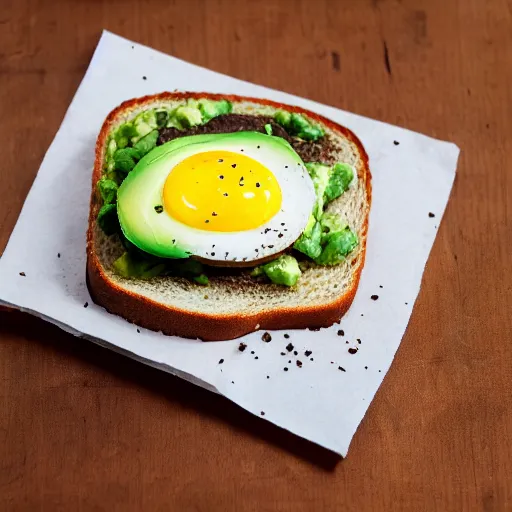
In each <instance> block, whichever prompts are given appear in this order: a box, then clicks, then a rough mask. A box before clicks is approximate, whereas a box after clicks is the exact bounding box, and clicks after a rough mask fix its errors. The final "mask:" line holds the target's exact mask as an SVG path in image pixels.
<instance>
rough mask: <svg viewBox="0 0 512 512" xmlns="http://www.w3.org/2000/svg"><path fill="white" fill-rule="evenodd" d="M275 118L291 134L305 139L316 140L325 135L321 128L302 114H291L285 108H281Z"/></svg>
mask: <svg viewBox="0 0 512 512" xmlns="http://www.w3.org/2000/svg"><path fill="white" fill-rule="evenodd" d="M274 119H275V121H276V123H279V124H280V125H281V126H282V127H283V128H284V129H285V130H286V131H287V132H288V133H289V134H290V135H295V136H297V137H300V138H301V139H304V140H312V141H315V140H317V139H319V138H320V137H323V136H324V135H325V132H324V131H323V130H322V129H321V128H319V127H318V126H315V125H313V124H312V123H310V122H309V121H308V120H307V119H306V118H305V117H304V116H303V115H302V114H296V113H293V114H291V113H290V112H286V111H285V110H280V111H279V112H277V113H276V114H275V116H274Z"/></svg>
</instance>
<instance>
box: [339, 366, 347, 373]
mask: <svg viewBox="0 0 512 512" xmlns="http://www.w3.org/2000/svg"><path fill="white" fill-rule="evenodd" d="M338 370H339V371H340V372H346V371H347V370H345V368H343V366H338Z"/></svg>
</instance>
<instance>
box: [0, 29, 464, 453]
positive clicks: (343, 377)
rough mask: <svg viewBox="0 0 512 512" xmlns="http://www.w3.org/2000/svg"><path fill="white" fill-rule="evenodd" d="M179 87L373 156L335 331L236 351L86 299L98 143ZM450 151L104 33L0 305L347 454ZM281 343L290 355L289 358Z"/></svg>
mask: <svg viewBox="0 0 512 512" xmlns="http://www.w3.org/2000/svg"><path fill="white" fill-rule="evenodd" d="M143 77H146V79H143ZM174 89H180V90H189V91H204V90H206V91H209V92H220V93H236V94H243V95H248V96H256V97H261V98H268V99H272V100H276V101H280V102H283V103H289V104H292V105H300V106H302V107H305V108H307V109H310V110H313V111H316V112H318V113H320V114H322V115H324V116H327V117H329V118H331V119H333V120H334V121H336V122H338V123H340V124H342V125H345V126H347V127H349V128H350V129H352V130H353V131H354V132H355V133H356V134H357V135H358V136H359V137H360V139H361V140H362V142H363V144H364V146H365V147H366V150H367V152H368V154H369V156H370V167H371V171H372V175H373V203H372V209H371V215H370V229H369V237H368V250H367V258H366V264H365V267H364V270H363V274H362V279H361V282H360V285H359V289H358V291H357V295H356V298H355V301H354V303H353V305H352V307H351V309H350V311H349V312H348V314H347V315H346V316H345V317H344V318H343V319H342V321H341V324H340V325H335V326H333V327H332V328H329V329H322V330H320V331H315V332H313V331H308V330H305V331H287V333H288V334H289V335H290V339H285V338H284V332H277V331H275V332H272V333H271V334H272V341H271V342H270V343H264V342H263V341H262V340H261V335H262V333H261V332H259V333H258V332H256V333H253V334H251V335H248V336H246V337H245V338H243V341H244V342H245V343H247V345H248V347H247V349H246V350H245V351H244V352H243V353H242V352H240V351H239V350H238V346H239V344H240V341H242V340H241V339H239V340H233V341H226V342H218V343H202V342H200V341H194V340H188V339H180V338H177V337H169V336H163V335H162V334H159V333H155V332H151V331H147V330H145V329H140V331H141V332H140V333H138V332H137V326H135V325H132V324H130V323H128V322H126V321H125V320H123V319H121V318H118V317H116V316H113V315H110V314H108V313H107V312H106V311H105V310H103V309H102V308H100V307H98V306H96V305H95V304H94V303H93V302H92V300H91V298H90V296H89V293H88V291H87V287H86V285H85V233H86V228H87V216H88V209H89V193H90V183H91V171H92V166H93V159H94V144H95V139H96V137H97V134H98V132H99V129H100V127H101V124H102V122H103V120H104V118H105V116H106V115H107V114H108V113H109V111H110V110H112V109H113V108H114V107H115V106H117V105H118V104H119V103H121V102H122V101H124V100H126V99H129V98H133V97H137V96H142V95H145V94H152V93H157V92H161V91H165V90H174ZM458 154H459V150H458V148H457V147H456V146H455V145H453V144H451V143H447V142H441V141H438V140H434V139H431V138H429V137H426V136H424V135H420V134H417V133H413V132H411V131H408V130H404V129H401V128H398V127H394V126H390V125H387V124H384V123H381V122H377V121H373V120H370V119H366V118H363V117H360V116H357V115H354V114H349V113H347V112H343V111H341V110H338V109H335V108H332V107H328V106H325V105H321V104H319V103H315V102H313V101H309V100H306V99H304V98H299V97H296V96H292V95H290V94H286V93H283V92H279V91H275V90H272V89H267V88H265V87H261V86H258V85H254V84H251V83H248V82H243V81H241V80H237V79H234V78H231V77H228V76H225V75H222V74H219V73H215V72H213V71H209V70H207V69H204V68H201V67H198V66H195V65H192V64H189V63H187V62H184V61H181V60H179V59H176V58H173V57H170V56H167V55H164V54H162V53H159V52H157V51H154V50H152V49H149V48H147V47H144V46H141V45H138V44H136V43H133V42H131V41H128V40H126V39H122V38H120V37H118V36H115V35H113V34H111V33H108V32H104V33H103V35H102V37H101V40H100V42H99V44H98V47H97V49H96V52H95V54H94V57H93V59H92V61H91V64H90V66H89V69H88V70H87V73H86V75H85V77H84V79H83V81H82V83H81V85H80V87H79V89H78V91H77V93H76V96H75V98H74V99H73V101H72V103H71V105H70V107H69V109H68V111H67V113H66V116H65V118H64V121H63V123H62V125H61V127H60V129H59V132H58V133H57V135H56V137H55V139H54V141H53V143H52V144H51V146H50V148H49V150H48V152H47V154H46V156H45V158H44V160H43V163H42V165H41V167H40V169H39V173H38V174H37V177H36V180H35V182H34V184H33V187H32V189H31V191H30V194H29V196H28V198H27V200H26V202H25V205H24V207H23V210H22V212H21V215H20V218H19V220H18V223H17V224H16V227H15V229H14V231H13V233H12V236H11V238H10V241H9V243H8V246H7V248H6V250H5V252H4V254H3V256H2V258H1V259H0V302H3V303H4V304H7V305H10V306H13V307H15V308H18V309H21V310H23V311H28V312H30V313H32V314H34V315H36V316H39V317H42V318H44V319H46V320H48V321H50V322H53V323H55V324H57V325H58V326H60V327H61V328H63V329H65V330H67V331H69V332H71V333H72V334H74V335H76V336H83V337H86V338H88V339H91V340H92V341H95V342H96V343H100V344H102V345H105V346H106V347H108V348H110V349H112V350H116V351H119V352H122V353H124V354H126V355H128V356H130V357H133V358H135V359H138V360H140V361H142V362H144V363H146V364H150V365H152V366H155V367H157V368H160V369H162V370H165V371H168V372H170V373H173V374H175V375H177V376H179V377H181V378H184V379H186V380H188V381H190V382H193V383H194V384H197V385H200V386H202V387H205V388H207V389H209V390H211V391H215V392H218V393H220V394H222V395H224V396H226V397H227V398H229V399H230V400H232V401H234V402H236V403H237V404H239V405H240V406H241V407H244V408H245V409H247V410H249V411H251V412H252V413H254V414H256V415H258V416H260V415H261V412H262V411H264V413H265V415H264V419H266V420H268V421H271V422H273V423H275V424H276V425H279V426H281V427H283V428H285V429H287V430H289V431H291V432H293V433H295V434H297V435H299V436H302V437H304V438H307V439H309V440H311V441H313V442H315V443H317V444H319V445H321V446H324V447H326V448H328V449H330V450H333V451H335V452H337V453H339V454H341V455H343V456H345V455H346V454H347V450H348V447H349V444H350V441H351V439H352V436H353V435H354V432H355V431H356V429H357V426H358V425H359V423H360V422H361V420H362V418H363V416H364V414H365V412H366V410H367V409H368V406H369V405H370V402H371V400H372V398H373V396H374V394H375V392H376V391H377V389H378V387H379V385H380V383H381V382H382V379H383V378H384V376H385V374H386V372H387V370H388V368H389V366H390V365H391V362H392V361H393V357H394V355H395V352H396V350H397V349H398V346H399V344H400V340H401V338H402V336H403V334H404V331H405V329H406V326H407V323H408V321H409V318H410V315H411V313H412V310H413V305H414V301H415V299H416V296H417V294H418V292H419V288H420V283H421V276H422V273H423V269H424V267H425V263H426V261H427V258H428V255H429V252H430V249H431V247H432V244H433V242H434V239H435V236H436V232H437V228H438V226H439V222H440V221H441V217H442V215H443V212H444V209H445V206H446V203H447V201H448V197H449V194H450V190H451V187H452V183H453V180H454V177H455V169H456V163H457V158H458ZM430 212H432V213H433V214H434V215H435V217H431V216H429V213H430ZM58 254H60V258H59V257H57V255H58ZM20 272H24V273H25V276H21V275H20ZM372 295H378V297H379V298H378V300H372V299H371V296H372ZM86 302H88V307H87V308H85V307H84V304H85V303H86ZM340 329H342V330H343V331H344V335H342V336H340V335H338V331H339V330H340ZM358 339H359V340H361V342H360V343H359V342H358V341H357V340H358ZM347 341H348V343H346V342H347ZM289 342H291V343H292V344H293V346H294V350H296V351H297V352H298V355H294V353H293V351H292V352H288V351H287V350H286V349H285V347H286V345H287V344H288V343H289ZM349 348H357V349H358V350H357V353H355V354H350V353H349V351H348V349H349ZM251 351H254V354H252V353H251ZM305 351H312V353H311V354H310V355H308V356H306V355H305ZM281 352H285V353H286V355H285V356H282V355H281ZM256 356H257V357H258V358H257V359H256ZM221 359H224V362H223V363H222V364H219V361H220V360H221ZM297 360H300V361H301V362H302V363H303V364H302V368H299V367H298V366H297V365H296V361H297ZM289 361H291V363H290V362H289ZM284 367H287V368H288V371H286V372H285V371H284ZM339 367H342V368H343V369H344V370H345V371H342V370H340V369H339ZM366 367H367V369H365V368H366Z"/></svg>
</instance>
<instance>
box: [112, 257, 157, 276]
mask: <svg viewBox="0 0 512 512" xmlns="http://www.w3.org/2000/svg"><path fill="white" fill-rule="evenodd" d="M113 267H114V270H115V272H116V274H119V275H120V276H123V277H133V278H137V279H151V278H152V277H156V276H159V275H162V274H163V273H164V272H165V264H164V263H158V262H156V263H155V262H154V261H151V260H148V259H144V258H139V257H137V256H135V255H133V254H130V253H128V252H125V253H123V255H122V256H120V257H119V258H117V260H115V261H114V263H113Z"/></svg>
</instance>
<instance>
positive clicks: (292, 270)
mask: <svg viewBox="0 0 512 512" xmlns="http://www.w3.org/2000/svg"><path fill="white" fill-rule="evenodd" d="M231 111H232V105H231V103H230V102H229V101H227V100H221V101H210V100H206V99H200V100H188V101H186V102H184V103H182V104H181V105H179V106H178V107H175V108H166V107H157V108H152V109H148V110H146V111H143V112H141V113H139V114H138V115H137V116H136V117H135V118H134V119H132V120H130V121H128V122H126V123H124V124H122V125H120V126H119V127H118V128H117V129H116V130H115V131H114V132H113V133H112V134H111V135H110V137H109V139H108V144H107V148H106V155H105V168H104V174H103V176H102V178H101V179H100V180H99V181H98V183H97V189H98V195H99V197H100V198H101V201H102V207H101V209H100V211H99V214H98V225H99V226H100V228H101V229H102V230H103V231H104V232H105V234H106V235H107V236H110V235H113V234H117V235H119V237H120V239H121V241H122V243H123V245H124V246H125V248H126V252H125V253H124V254H123V255H122V256H121V257H120V258H119V259H118V260H116V261H115V263H114V265H113V270H114V271H115V272H116V273H117V274H119V275H121V276H123V277H127V278H137V279H150V278H153V277H155V276H158V275H173V276H181V277H186V278H188V279H190V280H192V281H194V282H196V283H197V284H198V285H203V286H205V285H208V277H207V275H206V274H208V267H206V266H205V265H202V264H201V263H199V262H198V261H196V260H193V259H190V256H191V255H192V253H193V249H191V247H189V246H187V243H186V241H187V229H193V228H189V227H187V226H184V225H181V230H180V229H178V231H177V232H174V231H173V230H171V231H169V230H168V229H166V228H168V226H163V225H162V224H165V223H162V218H163V217H165V216H166V213H165V212H163V213H162V211H163V210H160V209H161V208H162V206H161V205H162V197H161V190H162V189H161V186H162V183H163V181H162V180H164V181H165V178H166V177H167V175H168V173H169V171H170V170H171V169H172V167H174V166H175V165H176V164H177V163H178V162H179V161H181V160H183V159H184V158H187V157H188V156H190V155H191V154H194V153H198V152H203V151H215V150H217V149H229V147H230V144H231V143H232V144H234V145H236V146H237V147H240V144H253V143H255V142H256V141H257V143H258V144H261V145H262V146H264V147H265V149H266V151H267V152H269V153H271V154H275V155H281V157H282V156H283V155H285V156H284V157H285V158H288V157H289V158H290V159H292V160H293V159H298V160H299V162H301V163H302V160H300V158H299V157H298V155H297V154H296V153H295V151H294V150H293V149H292V148H291V146H290V145H289V144H288V142H287V141H286V140H284V139H282V138H280V137H274V136H272V127H271V125H267V126H265V131H266V135H265V134H261V133H257V132H236V133H226V134H206V135H192V136H183V137H179V138H176V139H174V140H172V141H171V142H167V143H165V144H163V145H161V146H157V141H158V137H159V133H160V131H161V130H162V129H164V128H176V129H178V130H184V129H189V128H193V127H195V126H198V125H202V124H205V123H208V121H210V120H211V119H213V118H214V117H216V116H220V115H225V114H229V113H231ZM274 120H275V122H277V123H278V124H280V125H281V126H282V127H283V128H284V129H285V130H286V131H287V133H288V134H289V135H290V136H292V137H294V138H295V137H298V138H299V139H302V140H304V141H313V142H314V141H317V140H318V139H320V138H321V137H323V136H324V135H325V133H324V131H323V130H322V128H320V127H319V126H317V125H315V124H314V123H313V122H311V121H309V120H308V119H307V118H306V117H305V116H303V115H301V114H296V113H290V112H287V111H284V110H281V111H278V112H277V113H276V114H275V115H274ZM219 145H220V147H219ZM242 147H243V146H242ZM306 168H307V170H308V172H309V174H310V176H311V179H312V181H313V184H314V187H315V193H316V202H315V205H314V207H313V211H312V212H311V216H310V219H309V222H308V225H307V226H306V228H305V230H304V231H303V233H302V234H301V236H300V237H299V238H298V240H296V241H295V243H294V245H293V251H292V252H291V253H290V254H283V255H281V256H279V257H277V258H276V259H275V260H273V261H270V262H269V263H266V264H265V265H261V266H259V267H257V268H254V269H252V272H251V275H253V276H255V277H257V276H263V279H264V280H268V281H270V282H271V283H274V284H277V285H282V286H294V285H295V284H296V283H297V282H298V280H299V279H300V275H301V270H300V268H299V264H298V261H297V259H296V258H295V256H297V255H298V253H302V254H303V255H304V256H306V257H307V258H309V259H310V260H313V261H314V262H315V263H316V264H318V265H337V264H339V263H341V262H342V261H343V260H344V259H345V258H346V257H347V255H348V254H350V252H351V251H352V250H353V249H354V248H355V247H356V246H357V244H358V239H357V236H356V234H355V233H354V232H353V231H351V229H350V228H349V227H348V226H347V225H346V224H345V223H344V222H342V220H341V219H340V218H339V217H338V216H337V215H333V214H330V213H326V212H325V208H326V206H327V205H328V204H329V203H330V202H331V201H333V200H334V199H336V198H337V197H339V196H340V195H341V194H343V193H344V192H345V191H346V190H347V189H348V188H349V185H350V184H351V182H352V181H353V179H354V170H353V168H352V167H351V166H350V165H348V164H345V163H337V164H335V165H333V166H328V165H324V164H323V163H321V162H318V163H307V164H306ZM155 191H159V192H158V193H156V192H155ZM298 206H300V205H298ZM183 226H184V228H186V229H185V230H184V229H183ZM180 240H182V241H184V242H183V243H180ZM294 255H295V256H294ZM304 256H303V258H304ZM299 259H300V258H299ZM301 265H302V263H301Z"/></svg>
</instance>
